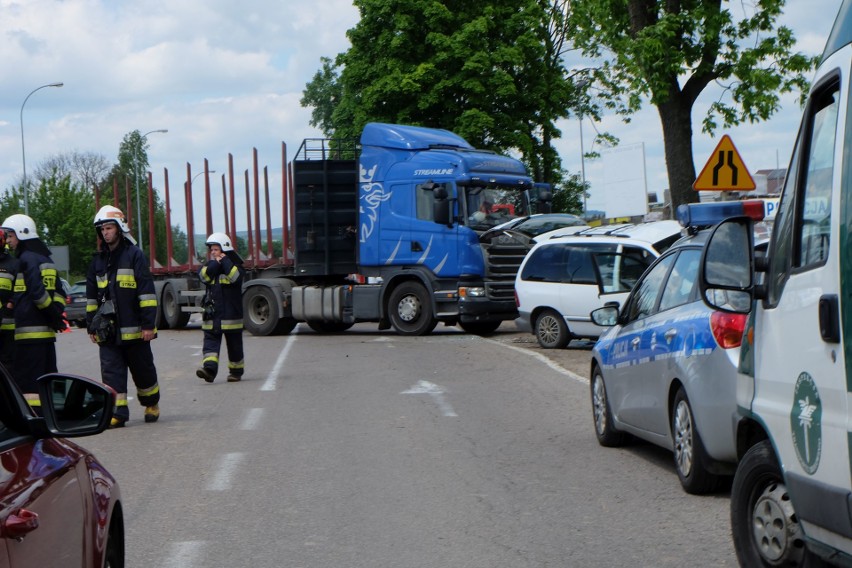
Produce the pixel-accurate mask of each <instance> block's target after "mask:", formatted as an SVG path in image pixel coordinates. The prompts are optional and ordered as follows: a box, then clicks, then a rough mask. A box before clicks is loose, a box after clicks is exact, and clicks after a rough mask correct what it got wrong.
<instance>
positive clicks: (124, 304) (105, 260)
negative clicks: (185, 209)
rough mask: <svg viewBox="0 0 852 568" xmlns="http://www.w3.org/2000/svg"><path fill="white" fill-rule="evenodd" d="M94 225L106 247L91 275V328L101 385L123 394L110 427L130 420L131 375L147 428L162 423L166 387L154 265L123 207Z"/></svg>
mask: <svg viewBox="0 0 852 568" xmlns="http://www.w3.org/2000/svg"><path fill="white" fill-rule="evenodd" d="M94 224H95V231H96V233H97V235H98V240H99V245H100V246H99V250H98V252H97V253H96V254H95V256H94V258H93V259H92V263H91V265H90V266H89V272H88V274H87V275H86V323H87V327H88V331H89V335H90V337H91V339H92V342H93V343H96V344H97V345H98V347H99V352H100V361H101V379H102V380H103V382H104V383H105V384H107V385H109V386H110V387H112V388H113V389H115V391H116V392H117V393H118V396H117V398H116V405H115V415H114V416H113V419H112V422H111V424H110V427H111V428H120V427H122V426H124V425H125V423H126V422H127V421H128V420H129V419H130V409H129V408H128V407H127V372H128V370H129V371H130V375H131V377H132V378H133V383H134V384H135V385H136V397H137V399H138V400H139V404H141V405H142V406H144V407H145V413H144V416H145V422H156V421H157V420H158V419H159V418H160V406H159V401H160V387H159V385H158V384H157V368H156V367H155V366H154V354H153V352H152V351H151V341H152V340H153V339H155V338H156V337H157V330H156V318H157V295H156V292H155V291H154V279H153V278H152V277H151V272H150V270H149V268H148V259H147V258H146V257H145V253H143V252H142V250H141V249H140V248H139V247H138V246H136V240H135V239H134V238H133V236H132V235H131V234H130V227H128V225H127V221H126V220H125V218H124V214H123V213H122V212H121V210H120V209H118V208H117V207H113V206H112V205H104V206H103V207H101V209H100V211H98V213H97V215H95V223H94Z"/></svg>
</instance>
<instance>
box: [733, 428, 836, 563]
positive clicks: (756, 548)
mask: <svg viewBox="0 0 852 568" xmlns="http://www.w3.org/2000/svg"><path fill="white" fill-rule="evenodd" d="M731 532H732V533H733V536H734V548H735V549H736V551H737V558H738V559H739V561H740V565H741V566H819V565H822V561H821V560H820V559H819V558H818V557H816V556H815V555H813V554H812V553H810V552H809V551H808V550H807V548H806V547H805V535H804V532H802V527H801V525H800V524H799V518H798V517H797V516H796V511H795V510H794V509H793V503H792V502H791V501H790V495H789V493H788V492H787V487H786V485H785V484H784V476H783V475H782V473H781V467H780V466H779V465H778V460H777V459H776V458H775V454H774V452H773V451H772V444H771V443H770V442H769V440H763V441H762V442H760V443H758V444H755V445H754V446H752V447H751V448H750V449H749V450H748V451H747V452H746V454H745V456H743V459H742V461H740V463H739V465H738V466H737V473H736V475H735V476H734V484H733V486H732V487H731Z"/></svg>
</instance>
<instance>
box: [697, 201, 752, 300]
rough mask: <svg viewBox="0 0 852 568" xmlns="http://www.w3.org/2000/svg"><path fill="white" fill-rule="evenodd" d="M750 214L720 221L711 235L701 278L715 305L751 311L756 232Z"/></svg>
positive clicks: (704, 293) (704, 296) (706, 296)
mask: <svg viewBox="0 0 852 568" xmlns="http://www.w3.org/2000/svg"><path fill="white" fill-rule="evenodd" d="M751 225H752V221H751V219H749V218H748V217H735V218H731V219H726V220H724V221H722V222H721V223H719V224H718V225H717V226H716V227H715V228H714V229H713V232H712V233H711V234H710V237H709V238H708V239H707V244H706V245H705V247H704V251H703V252H702V256H701V271H700V274H699V278H698V282H699V289H700V290H701V298H702V300H703V301H704V303H705V304H707V305H708V306H710V307H711V308H713V309H717V310H721V311H724V312H733V313H748V312H750V311H751V305H752V301H753V300H754V272H755V270H754V266H755V262H754V242H753V239H754V236H753V231H752V226H751Z"/></svg>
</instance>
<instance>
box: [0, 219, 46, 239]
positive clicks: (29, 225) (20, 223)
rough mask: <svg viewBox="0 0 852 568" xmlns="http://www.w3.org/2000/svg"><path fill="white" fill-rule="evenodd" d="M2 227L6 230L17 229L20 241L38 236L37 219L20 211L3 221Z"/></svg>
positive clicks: (16, 232) (16, 233)
mask: <svg viewBox="0 0 852 568" xmlns="http://www.w3.org/2000/svg"><path fill="white" fill-rule="evenodd" d="M0 228H2V229H3V230H4V231H15V236H16V237H18V240H19V241H26V240H28V239H37V238H38V233H37V232H36V226H35V221H33V220H32V218H31V217H29V216H27V215H22V214H20V213H18V214H17V215H12V216H10V217H7V218H6V220H5V221H3V226H2V227H0Z"/></svg>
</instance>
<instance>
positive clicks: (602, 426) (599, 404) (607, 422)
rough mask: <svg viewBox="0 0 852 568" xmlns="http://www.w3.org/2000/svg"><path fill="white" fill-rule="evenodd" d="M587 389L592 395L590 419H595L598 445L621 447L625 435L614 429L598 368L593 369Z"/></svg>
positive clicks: (625, 439) (625, 438)
mask: <svg viewBox="0 0 852 568" xmlns="http://www.w3.org/2000/svg"><path fill="white" fill-rule="evenodd" d="M589 387H590V390H591V393H592V417H593V418H594V419H595V435H596V436H597V438H598V443H599V444H600V445H601V446H606V447H608V448H615V447H618V446H623V445H624V443H625V442H626V441H627V434H625V433H624V432H619V431H618V430H616V429H615V425H614V424H613V421H612V412H611V411H610V407H609V397H607V394H606V384H604V379H603V374H601V369H600V367H597V366H596V367H595V370H594V372H593V374H592V382H591V383H590V384H589Z"/></svg>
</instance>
